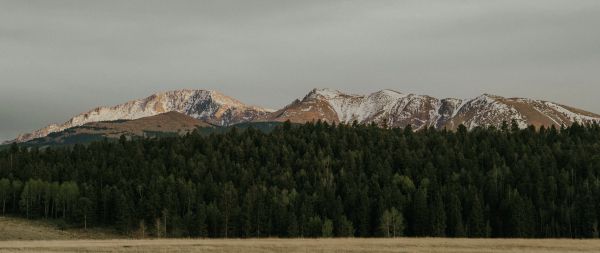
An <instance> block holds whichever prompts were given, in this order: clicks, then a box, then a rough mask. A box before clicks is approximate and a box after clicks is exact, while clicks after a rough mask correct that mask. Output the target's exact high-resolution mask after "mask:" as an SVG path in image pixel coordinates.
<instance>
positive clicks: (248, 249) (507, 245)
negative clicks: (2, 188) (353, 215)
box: [0, 217, 600, 253]
mask: <svg viewBox="0 0 600 253" xmlns="http://www.w3.org/2000/svg"><path fill="white" fill-rule="evenodd" d="M117 237H119V236H118V235H116V234H114V233H110V231H103V230H98V229H91V230H87V231H84V230H81V229H68V230H60V229H58V228H57V227H55V226H53V225H52V224H51V223H48V222H44V221H30V220H25V219H19V218H3V217H0V253H3V252H215V253H234V252H236V253H237V252H243V253H258V252H271V253H308V252H316V253H320V252H334V253H342V252H343V253H358V252H417V253H421V252H423V253H424V252H450V253H453V252H467V253H469V252H488V253H514V252H532V253H541V252H544V253H546V252H561V253H562V252H567V253H568V252H600V240H569V239H543V240H537V239H536V240H525V239H447V238H397V239H360V238H352V239H350V238H347V239H229V240H224V239H206V240H204V239H161V240H129V239H115V238H117ZM111 238H112V239H111Z"/></svg>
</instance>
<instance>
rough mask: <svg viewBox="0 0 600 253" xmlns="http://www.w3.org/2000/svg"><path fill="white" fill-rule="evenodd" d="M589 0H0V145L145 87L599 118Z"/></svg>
mask: <svg viewBox="0 0 600 253" xmlns="http://www.w3.org/2000/svg"><path fill="white" fill-rule="evenodd" d="M599 31H600V1H598V0H560V1H559V0H526V1H523V0H489V1H488V0H473V1H467V0H439V1H424V0H418V1H403V0H396V1H375V0H369V1H366V0H365V1H337V0H328V1H324V0H318V1H307V0H304V1H283V0H273V1H259V0H253V1H249V0H239V1H227V0H216V1H201V0H199V1H173V0H169V1H149V0H144V1H123V0H118V1H107V0H102V1H100V0H98V1H79V0H77V1H54V0H42V1H24V0H15V1H5V0H0V140H3V139H9V138H13V137H15V136H16V135H17V134H18V133H19V132H27V131H30V130H33V129H37V128H41V127H42V126H45V125H47V124H49V123H52V122H63V121H65V120H67V119H68V118H70V117H71V116H73V115H75V114H78V113H80V112H83V111H87V110H88V109H90V108H92V107H95V106H99V105H112V104H117V103H121V102H125V101H127V100H130V99H134V98H141V97H145V96H147V95H149V94H152V93H154V92H157V91H163V90H171V89H179V88H202V89H215V90H219V91H221V92H223V93H225V94H227V95H230V96H233V97H236V98H238V99H240V100H242V101H243V102H247V103H250V104H256V105H261V106H265V107H271V108H277V107H280V106H283V105H285V104H287V103H289V102H291V101H292V100H293V99H295V98H298V97H302V96H304V95H305V94H306V93H307V92H308V91H309V90H310V89H311V88H314V87H329V88H335V89H340V90H343V91H347V92H352V93H369V92H372V91H376V90H380V89H385V88H390V89H394V90H398V91H402V92H411V93H418V94H427V95H432V96H436V97H459V98H469V97H474V96H477V95H479V94H481V93H484V92H487V93H493V94H497V95H502V96H520V97H532V98H538V99H546V100H552V101H556V102H561V103H564V104H568V105H572V106H576V107H580V108H583V109H586V110H589V111H592V112H596V113H600V99H599V95H600V32H599Z"/></svg>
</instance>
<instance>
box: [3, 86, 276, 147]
mask: <svg viewBox="0 0 600 253" xmlns="http://www.w3.org/2000/svg"><path fill="white" fill-rule="evenodd" d="M172 111H173V112H179V113H183V114H186V115H188V116H191V117H193V118H196V119H200V120H203V121H206V122H209V123H211V124H215V125H221V126H228V125H232V124H236V123H241V122H247V121H252V120H253V119H255V118H257V117H259V116H263V115H266V114H267V113H269V112H270V111H269V110H267V109H264V108H261V107H257V106H249V105H246V104H244V103H242V102H240V101H238V100H236V99H234V98H231V97H228V96H225V95H223V94H221V93H219V92H216V91H208V90H188V89H185V90H176V91H167V92H161V93H156V94H153V95H151V96H149V97H147V98H143V99H136V100H132V101H129V102H127V103H124V104H120V105H115V106H107V107H97V108H95V109H93V110H91V111H88V112H85V113H82V114H79V115H77V116H75V117H73V118H71V119H69V120H68V121H67V122H65V123H63V124H60V125H58V124H51V125H48V126H46V127H44V128H42V129H39V130H36V131H34V132H32V133H27V134H23V135H19V136H18V137H17V138H16V139H15V140H13V142H26V141H29V140H33V139H36V138H40V137H45V136H47V135H48V134H50V133H55V132H60V131H63V130H65V129H68V128H72V127H76V126H81V125H84V124H87V123H91V122H100V121H114V120H124V119H127V120H131V119H139V118H144V117H149V116H154V115H158V114H161V113H165V112H172Z"/></svg>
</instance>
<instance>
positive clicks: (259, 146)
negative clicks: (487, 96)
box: [0, 122, 600, 238]
mask: <svg viewBox="0 0 600 253" xmlns="http://www.w3.org/2000/svg"><path fill="white" fill-rule="evenodd" d="M256 126H258V127H256ZM257 128H260V129H257ZM203 131H205V130H203V129H198V130H197V131H195V132H194V133H191V134H187V135H186V136H174V137H164V138H139V139H137V138H134V139H132V140H128V139H127V138H121V139H119V140H114V141H109V140H100V141H97V142H92V143H90V144H89V145H86V146H83V145H71V146H69V147H51V148H45V149H38V148H36V147H35V146H33V147H32V146H27V145H7V146H4V147H3V149H0V204H1V205H2V206H1V208H2V211H3V212H5V213H6V214H7V215H20V216H23V217H28V218H31V219H45V218H48V219H50V218H55V219H61V220H62V221H63V222H64V223H65V224H68V225H70V226H80V227H84V226H86V225H87V227H92V226H102V227H110V228H116V229H118V230H120V231H122V232H123V233H127V234H136V235H137V234H139V235H142V236H146V237H188V236H189V237H242V238H247V237H323V236H326V237H329V236H337V237H352V236H361V237H373V236H390V237H391V236H400V235H404V236H450V237H574V238H597V237H598V235H599V228H598V226H599V225H598V224H599V219H600V211H599V210H600V126H598V125H597V124H594V125H589V126H581V125H578V124H575V125H573V126H571V127H564V128H561V129H560V130H557V129H555V128H550V129H546V128H542V129H537V130H536V129H533V128H528V129H523V130H519V129H517V128H515V127H514V126H511V125H509V124H505V125H504V126H503V127H502V128H500V129H495V128H476V129H474V130H471V131H467V130H466V128H464V127H459V128H458V130H457V131H456V132H451V131H446V130H433V129H424V130H420V131H417V132H413V131H412V129H411V128H410V127H407V128H405V129H382V128H377V127H375V126H363V125H358V124H354V125H353V126H348V125H335V126H332V125H329V124H326V123H322V122H317V123H314V124H305V125H292V124H289V123H278V124H273V123H263V124H259V125H252V124H250V125H248V126H240V127H239V128H223V129H219V130H213V131H212V132H203Z"/></svg>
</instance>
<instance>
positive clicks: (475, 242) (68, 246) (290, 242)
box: [0, 238, 600, 253]
mask: <svg viewBox="0 0 600 253" xmlns="http://www.w3.org/2000/svg"><path fill="white" fill-rule="evenodd" d="M599 251H600V241H599V240H567V239H548V240H524V239H444V238H398V239H232V240H195V239H194V240H193V239H172V240H171V239H166V240H73V241H61V240H56V241H51V240H50V241H4V242H0V252H219V253H233V252H245V253H257V252H273V253H279V252H283V253H297V252H302V253H305V252H317V253H319V252H336V253H337V252H340V253H341V252H490V253H505V252H532V253H537V252H599Z"/></svg>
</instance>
